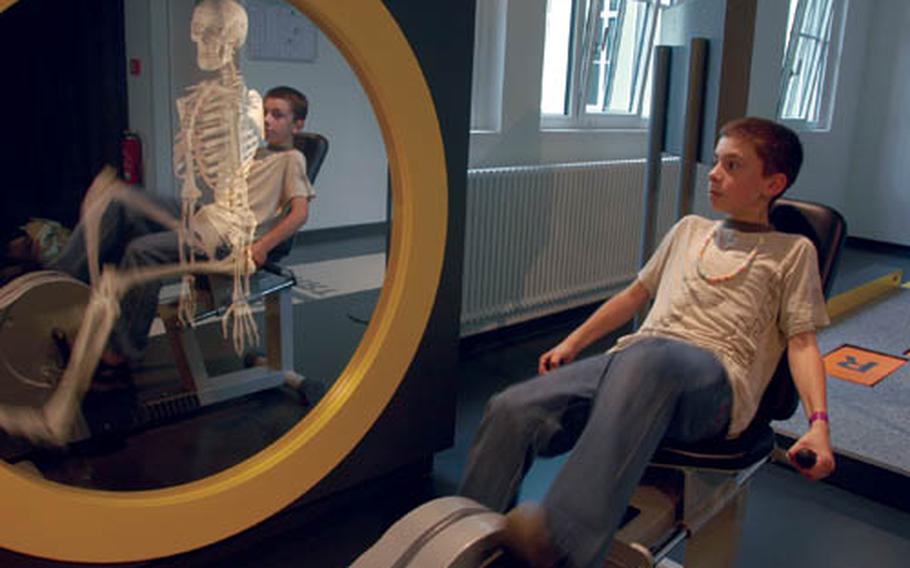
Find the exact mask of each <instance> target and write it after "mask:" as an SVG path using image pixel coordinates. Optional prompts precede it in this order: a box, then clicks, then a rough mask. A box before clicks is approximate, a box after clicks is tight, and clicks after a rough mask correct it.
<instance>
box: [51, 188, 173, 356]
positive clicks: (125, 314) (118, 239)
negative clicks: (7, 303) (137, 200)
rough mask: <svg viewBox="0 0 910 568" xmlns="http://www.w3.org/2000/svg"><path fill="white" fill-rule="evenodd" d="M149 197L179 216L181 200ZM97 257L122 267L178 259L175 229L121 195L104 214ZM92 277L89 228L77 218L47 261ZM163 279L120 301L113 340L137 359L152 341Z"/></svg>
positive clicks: (54, 266) (84, 277)
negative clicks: (130, 204)
mask: <svg viewBox="0 0 910 568" xmlns="http://www.w3.org/2000/svg"><path fill="white" fill-rule="evenodd" d="M145 196H146V197H148V198H149V199H150V200H151V201H153V202H154V203H155V205H158V206H159V207H160V208H162V209H164V210H165V211H167V212H168V213H170V214H171V215H172V216H174V217H175V218H178V219H179V218H180V201H179V200H177V199H175V198H165V197H159V196H154V195H150V194H146V195H145ZM98 248H99V251H98V258H99V262H100V264H101V266H103V265H105V264H113V265H116V266H117V267H118V268H120V269H123V270H128V269H130V268H137V267H142V266H156V265H162V264H172V263H176V262H177V261H178V260H179V249H178V244H177V233H176V232H174V231H170V230H167V229H166V228H165V227H163V226H162V225H160V224H158V223H156V222H155V221H152V220H151V219H149V218H147V217H145V216H144V215H142V214H141V213H139V212H138V211H136V210H134V209H132V208H130V207H127V206H125V205H123V204H122V203H120V202H119V201H112V202H111V203H110V205H108V208H107V210H106V211H105V212H104V215H103V216H102V219H101V227H100V231H99V246H98ZM46 268H47V269H49V270H59V271H61V272H65V273H67V274H69V275H70V276H73V277H74V278H78V279H79V280H82V281H83V282H88V279H89V272H88V253H87V251H86V248H85V228H84V227H83V226H82V223H79V224H78V225H77V226H76V228H75V229H74V230H73V234H72V236H71V237H70V240H69V242H68V243H67V245H66V247H64V249H63V251H62V252H61V254H60V256H59V257H57V258H56V259H55V260H54V261H53V262H51V263H50V264H48V266H47V267H46ZM160 291H161V281H159V280H152V281H150V282H146V283H144V284H141V285H139V286H135V287H133V288H131V289H130V290H129V291H127V293H126V294H125V295H124V297H123V299H122V300H121V302H120V318H119V320H118V321H117V322H116V323H115V325H114V329H113V330H112V331H111V337H110V340H109V346H110V348H111V349H113V350H114V351H116V352H118V353H120V354H121V355H124V356H126V357H128V358H130V359H139V358H140V357H141V356H142V354H143V353H144V351H145V348H146V347H147V346H148V335H149V330H150V329H151V326H152V321H154V319H155V314H156V312H157V307H158V293H159V292H160Z"/></svg>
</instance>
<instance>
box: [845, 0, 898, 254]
mask: <svg viewBox="0 0 910 568" xmlns="http://www.w3.org/2000/svg"><path fill="white" fill-rule="evenodd" d="M853 4H860V2H858V1H856V0H854V2H853ZM863 4H865V3H863ZM870 4H872V5H873V6H871V7H870V8H869V11H870V12H871V17H870V18H869V20H870V23H869V33H868V37H869V44H868V52H867V55H866V57H865V59H864V61H863V63H864V66H863V71H864V73H863V74H862V75H860V76H859V77H857V83H858V84H859V85H860V95H859V104H858V105H857V109H856V115H857V128H856V135H855V136H854V137H853V140H852V146H851V154H852V160H851V162H850V165H851V169H850V172H849V173H850V175H849V177H848V183H849V186H848V187H849V191H848V193H847V211H848V212H849V214H848V216H847V222H848V223H849V226H850V234H851V235H855V236H860V237H864V238H869V239H875V240H879V241H886V242H892V243H897V244H902V245H910V188H908V185H910V152H908V150H907V148H908V147H910V82H908V80H907V78H908V77H910V36H908V35H907V33H906V30H907V28H908V25H910V3H907V2H906V1H905V0H879V1H877V2H872V3H870Z"/></svg>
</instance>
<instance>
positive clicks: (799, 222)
mask: <svg viewBox="0 0 910 568" xmlns="http://www.w3.org/2000/svg"><path fill="white" fill-rule="evenodd" d="M770 216H771V223H772V224H773V225H774V228H775V229H777V230H778V231H781V232H784V233H792V234H799V235H803V236H805V237H807V238H808V239H809V240H811V241H812V243H813V244H814V245H815V248H816V251H817V253H818V268H819V275H820V276H821V283H822V291H823V292H824V294H825V296H826V297H827V296H828V293H829V292H830V290H831V283H832V282H833V280H834V273H835V270H836V269H837V262H838V259H839V257H840V250H841V247H842V246H843V243H844V240H845V239H846V236H847V224H846V222H845V221H844V218H843V217H842V216H841V214H840V213H838V212H837V211H835V210H834V209H831V208H830V207H827V206H825V205H820V204H817V203H810V202H807V201H798V200H795V199H783V198H781V199H778V200H777V201H776V202H775V204H774V205H773V206H772V208H771V215H770ZM798 402H799V397H798V393H797V392H796V386H795V385H794V384H793V377H792V376H791V375H790V367H789V364H788V362H787V353H786V351H785V352H784V353H783V355H782V356H781V360H780V362H779V363H778V365H777V370H776V371H775V373H774V375H773V377H772V378H771V382H770V383H769V385H768V388H767V389H766V390H765V393H764V395H763V396H762V400H761V402H760V403H759V406H758V410H757V412H756V414H755V417H754V418H753V419H752V422H751V423H750V424H749V426H748V427H747V428H746V429H745V430H744V431H743V432H742V433H741V434H740V435H739V436H738V437H737V438H735V439H732V440H726V439H720V440H708V441H705V442H699V443H696V444H676V443H668V444H665V445H663V446H662V447H661V448H660V449H659V450H658V452H657V454H656V455H655V457H654V459H653V460H652V461H653V463H657V464H666V465H674V466H692V467H711V468H720V469H740V468H743V467H746V466H748V465H750V464H752V463H755V462H756V461H757V460H759V459H762V458H764V457H766V456H767V455H768V454H769V453H770V452H771V449H772V448H773V446H774V436H773V430H772V429H771V426H770V423H771V421H772V420H786V419H788V418H790V417H791V416H792V415H793V413H794V412H795V411H796V407H797V404H798Z"/></svg>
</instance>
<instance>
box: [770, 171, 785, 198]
mask: <svg viewBox="0 0 910 568" xmlns="http://www.w3.org/2000/svg"><path fill="white" fill-rule="evenodd" d="M765 187H766V189H767V191H768V197H769V198H771V199H773V198H775V197H777V196H778V195H780V194H781V193H783V191H784V190H785V189H787V174H785V173H783V172H777V173H776V174H771V175H770V176H768V184H767V185H766V186H765Z"/></svg>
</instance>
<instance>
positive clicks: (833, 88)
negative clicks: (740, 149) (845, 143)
mask: <svg viewBox="0 0 910 568" xmlns="http://www.w3.org/2000/svg"><path fill="white" fill-rule="evenodd" d="M793 1H802V0H793ZM807 1H813V0H807ZM796 10H797V12H798V11H799V7H797V8H796ZM848 12H849V0H831V16H830V22H829V28H830V29H829V34H828V40H827V42H826V45H824V49H825V54H824V58H823V60H822V65H823V66H824V70H823V74H822V76H821V77H820V83H821V86H820V87H819V91H818V98H819V102H818V105H817V109H818V113H817V117H805V118H797V117H784V116H783V112H784V104H785V101H786V98H787V92H788V88H789V81H790V79H791V78H792V76H793V73H792V71H791V69H792V67H793V59H794V58H795V56H796V54H797V52H798V49H799V46H798V44H797V43H796V42H795V41H794V36H796V35H800V32H798V31H797V29H796V28H797V26H796V21H797V17H794V21H793V25H791V26H790V27H789V28H788V29H787V31H786V37H787V43H786V44H785V48H784V56H783V60H782V62H781V78H780V85H779V92H778V98H777V109H776V111H775V116H776V117H777V120H779V121H780V122H781V123H783V124H786V125H787V126H789V127H790V128H793V129H794V130H801V131H819V132H825V131H829V130H830V129H831V122H832V117H833V116H834V107H835V103H836V99H837V84H838V76H839V74H840V63H841V58H842V56H843V40H844V28H845V27H846V22H847V14H848ZM813 40H814V41H818V38H815V37H813Z"/></svg>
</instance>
